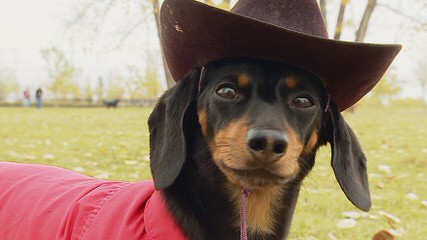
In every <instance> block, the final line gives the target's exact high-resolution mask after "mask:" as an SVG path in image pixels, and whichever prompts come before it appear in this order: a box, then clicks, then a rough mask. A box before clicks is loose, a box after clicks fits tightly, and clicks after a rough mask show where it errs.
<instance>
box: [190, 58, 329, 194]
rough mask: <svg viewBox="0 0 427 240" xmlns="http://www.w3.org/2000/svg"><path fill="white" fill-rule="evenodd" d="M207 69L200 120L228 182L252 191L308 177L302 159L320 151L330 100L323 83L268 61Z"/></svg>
mask: <svg viewBox="0 0 427 240" xmlns="http://www.w3.org/2000/svg"><path fill="white" fill-rule="evenodd" d="M207 68H208V71H207V72H206V75H205V76H204V78H203V84H204V85H205V86H204V88H203V91H202V93H201V95H200V97H199V101H198V119H199V123H200V126H201V129H202V132H203V135H204V136H205V138H206V140H207V142H208V144H209V146H210V149H211V152H212V156H213V160H214V162H215V164H216V165H217V166H218V168H219V169H220V170H221V171H222V172H223V173H224V175H225V176H226V177H227V179H228V180H229V181H230V182H232V183H234V184H236V185H238V186H240V187H244V188H249V189H254V188H260V187H264V186H266V185H279V184H284V183H286V182H289V181H291V180H293V179H295V178H296V177H297V175H298V174H299V173H301V172H308V170H309V169H311V167H312V164H313V163H312V162H304V160H305V158H302V157H301V156H302V155H304V154H309V153H312V152H313V151H314V150H316V149H317V146H318V142H319V141H318V140H319V139H318V138H319V130H320V128H321V125H322V119H323V114H324V106H325V95H326V94H325V90H324V88H323V86H322V85H321V81H320V80H319V79H318V78H317V77H316V76H314V75H313V74H310V73H309V72H307V71H304V70H301V69H297V68H295V67H292V66H288V65H284V64H278V63H272V62H268V61H254V60H246V61H235V60H223V61H219V62H216V63H213V64H210V65H209V66H208V67H207ZM302 168H304V171H302Z"/></svg>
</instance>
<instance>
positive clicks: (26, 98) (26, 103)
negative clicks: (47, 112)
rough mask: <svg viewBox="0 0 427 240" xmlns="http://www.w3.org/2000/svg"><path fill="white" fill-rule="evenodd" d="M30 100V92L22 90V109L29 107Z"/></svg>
mask: <svg viewBox="0 0 427 240" xmlns="http://www.w3.org/2000/svg"><path fill="white" fill-rule="evenodd" d="M30 99H31V94H30V90H28V88H27V89H25V90H24V107H29V106H30Z"/></svg>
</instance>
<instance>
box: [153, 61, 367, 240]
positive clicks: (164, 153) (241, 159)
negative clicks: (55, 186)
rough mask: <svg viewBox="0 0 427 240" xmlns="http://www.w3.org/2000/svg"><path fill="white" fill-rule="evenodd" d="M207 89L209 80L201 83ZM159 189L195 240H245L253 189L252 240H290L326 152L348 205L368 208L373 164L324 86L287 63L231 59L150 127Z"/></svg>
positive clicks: (172, 94) (167, 99)
mask: <svg viewBox="0 0 427 240" xmlns="http://www.w3.org/2000/svg"><path fill="white" fill-rule="evenodd" d="M200 81H201V82H200ZM149 126H150V134H151V135H150V147H151V168H152V172H153V176H154V182H155V185H156V188H157V189H162V191H163V192H164V195H165V198H166V202H167V204H168V206H169V208H170V210H171V211H172V213H173V216H174V217H175V218H176V220H177V222H178V223H179V224H180V225H181V227H182V229H183V230H184V231H185V232H186V233H187V234H188V236H189V237H190V239H238V238H239V232H240V229H239V224H240V217H239V212H240V210H241V207H240V197H241V191H242V189H248V190H249V191H250V192H251V194H250V196H249V197H248V210H247V211H248V213H247V214H248V219H247V222H248V235H249V239H284V238H286V236H287V234H288V231H289V227H290V224H291V219H292V215H293V212H294V209H295V204H296V202H297V198H298V192H299V190H300V186H301V182H302V180H303V179H304V177H305V176H306V175H307V174H308V173H309V171H310V170H311V168H312V167H313V165H314V162H315V155H316V151H317V149H318V147H319V146H321V145H324V144H326V143H327V142H329V143H330V144H331V148H332V166H333V169H334V171H335V175H336V178H337V180H338V182H339V184H340V185H341V187H342V189H343V191H344V192H345V194H346V195H347V197H348V198H349V199H350V200H351V201H352V202H353V203H354V204H355V205H356V206H358V207H359V208H361V209H363V210H368V209H369V208H370V204H371V202H370V196H369V188H368V182H367V174H366V166H365V161H366V160H365V157H364V154H363V152H362V150H361V148H360V145H359V143H358V141H357V139H356V137H355V135H354V133H353V132H352V130H351V129H350V128H349V127H348V125H347V124H346V123H345V121H344V120H343V118H342V116H341V114H340V111H339V110H338V108H337V106H336V104H335V103H334V102H333V101H330V102H329V101H328V94H327V92H326V91H325V89H324V87H323V85H322V82H321V81H320V79H319V78H317V77H316V76H315V75H313V74H311V73H309V72H307V71H305V70H302V69H299V68H296V67H293V66H289V65H284V64H281V63H276V62H271V61H264V60H254V59H226V60H220V61H216V62H214V63H211V64H209V65H207V66H206V68H204V69H203V72H201V70H200V68H196V69H194V70H193V72H191V73H190V74H189V75H188V76H187V77H186V78H185V79H184V80H182V81H180V82H178V84H177V86H175V87H174V88H172V89H171V90H169V91H168V92H166V93H165V94H164V96H163V97H162V98H161V100H160V101H159V103H158V104H157V105H156V107H155V109H154V111H153V113H152V114H151V116H150V119H149Z"/></svg>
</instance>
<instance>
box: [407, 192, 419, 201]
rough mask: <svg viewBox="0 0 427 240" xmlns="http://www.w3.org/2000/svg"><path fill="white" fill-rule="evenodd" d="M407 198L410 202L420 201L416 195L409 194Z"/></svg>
mask: <svg viewBox="0 0 427 240" xmlns="http://www.w3.org/2000/svg"><path fill="white" fill-rule="evenodd" d="M406 198H407V199H410V200H418V199H419V197H418V195H417V194H415V193H408V194H406Z"/></svg>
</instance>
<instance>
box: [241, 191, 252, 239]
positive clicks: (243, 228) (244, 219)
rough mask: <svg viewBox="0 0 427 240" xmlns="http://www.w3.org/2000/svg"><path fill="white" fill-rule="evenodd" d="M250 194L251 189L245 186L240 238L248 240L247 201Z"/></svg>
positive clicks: (242, 199) (242, 200)
mask: <svg viewBox="0 0 427 240" xmlns="http://www.w3.org/2000/svg"><path fill="white" fill-rule="evenodd" d="M249 194H251V191H250V190H249V189H247V188H243V190H242V198H241V199H240V240H248V218H247V203H248V197H249Z"/></svg>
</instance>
